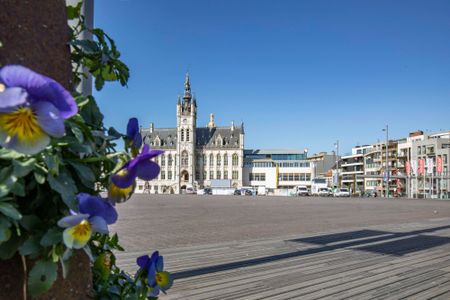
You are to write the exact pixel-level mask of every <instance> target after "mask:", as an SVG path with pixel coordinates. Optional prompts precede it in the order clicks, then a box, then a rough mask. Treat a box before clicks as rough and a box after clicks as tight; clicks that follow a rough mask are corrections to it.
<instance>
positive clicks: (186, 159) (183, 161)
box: [181, 151, 189, 167]
mask: <svg viewBox="0 0 450 300" xmlns="http://www.w3.org/2000/svg"><path fill="white" fill-rule="evenodd" d="M188 165H189V156H188V153H187V151H183V152H182V153H181V166H182V167H187V166H188Z"/></svg>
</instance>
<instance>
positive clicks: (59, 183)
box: [47, 170, 77, 210]
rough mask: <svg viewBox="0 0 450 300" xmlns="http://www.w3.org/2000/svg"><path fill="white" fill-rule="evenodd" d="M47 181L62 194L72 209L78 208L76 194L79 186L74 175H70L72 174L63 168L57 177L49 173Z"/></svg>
mask: <svg viewBox="0 0 450 300" xmlns="http://www.w3.org/2000/svg"><path fill="white" fill-rule="evenodd" d="M47 181H48V183H49V184H50V187H51V188H52V189H53V190H55V191H57V192H58V193H59V194H60V195H61V197H62V199H63V201H64V203H65V204H66V205H67V206H68V207H69V208H70V209H74V210H76V208H77V205H76V204H77V203H76V200H75V194H76V193H77V188H76V186H75V182H74V181H73V179H72V177H70V175H68V174H67V172H66V171H64V170H63V171H61V172H60V173H59V175H58V176H57V177H54V176H52V175H50V174H49V175H48V176H47Z"/></svg>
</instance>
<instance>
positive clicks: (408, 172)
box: [406, 160, 411, 176]
mask: <svg viewBox="0 0 450 300" xmlns="http://www.w3.org/2000/svg"><path fill="white" fill-rule="evenodd" d="M410 174H411V163H410V162H409V160H407V161H406V176H409V175H410Z"/></svg>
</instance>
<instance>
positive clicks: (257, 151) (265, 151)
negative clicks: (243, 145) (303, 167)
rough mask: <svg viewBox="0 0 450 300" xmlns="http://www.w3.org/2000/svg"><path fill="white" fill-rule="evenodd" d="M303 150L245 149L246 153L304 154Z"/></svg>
mask: <svg viewBox="0 0 450 300" xmlns="http://www.w3.org/2000/svg"><path fill="white" fill-rule="evenodd" d="M304 153H305V152H304V151H303V150H298V149H247V150H244V154H247V155H250V154H263V155H268V154H304Z"/></svg>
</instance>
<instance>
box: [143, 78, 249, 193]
mask: <svg viewBox="0 0 450 300" xmlns="http://www.w3.org/2000/svg"><path fill="white" fill-rule="evenodd" d="M141 133H142V138H143V141H144V143H146V144H149V145H150V147H151V148H152V149H162V150H164V151H165V152H164V154H163V155H161V156H159V157H158V159H157V162H158V163H159V165H160V166H161V172H160V174H159V176H158V178H157V179H154V180H152V181H150V182H144V181H142V180H138V182H137V187H136V192H137V193H143V192H145V193H148V192H150V193H159V194H162V193H181V192H182V190H183V189H186V188H187V187H194V188H197V189H199V188H203V187H208V186H210V185H211V180H221V181H220V183H221V184H229V185H230V186H234V187H238V186H242V169H243V159H244V126H243V124H241V126H235V125H234V123H231V126H228V127H217V126H216V124H214V115H213V114H211V115H210V121H209V123H208V125H207V126H206V127H197V102H196V99H195V97H193V96H192V93H191V84H190V80H189V75H186V81H185V83H184V95H183V97H182V98H181V97H178V104H177V127H176V128H155V127H154V124H153V123H151V124H150V128H145V129H141ZM216 182H217V181H216Z"/></svg>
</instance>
